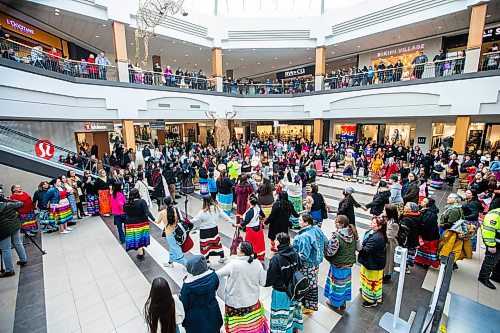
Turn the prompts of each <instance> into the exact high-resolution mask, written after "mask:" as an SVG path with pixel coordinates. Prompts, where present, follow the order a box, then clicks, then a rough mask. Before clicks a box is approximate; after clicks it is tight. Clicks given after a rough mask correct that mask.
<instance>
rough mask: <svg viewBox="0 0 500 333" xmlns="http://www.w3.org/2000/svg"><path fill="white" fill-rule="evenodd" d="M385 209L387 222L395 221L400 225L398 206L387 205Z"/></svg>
mask: <svg viewBox="0 0 500 333" xmlns="http://www.w3.org/2000/svg"><path fill="white" fill-rule="evenodd" d="M384 209H385V215H386V216H387V220H393V221H394V222H395V223H397V224H399V213H398V208H397V207H396V205H394V204H387V205H385V207H384Z"/></svg>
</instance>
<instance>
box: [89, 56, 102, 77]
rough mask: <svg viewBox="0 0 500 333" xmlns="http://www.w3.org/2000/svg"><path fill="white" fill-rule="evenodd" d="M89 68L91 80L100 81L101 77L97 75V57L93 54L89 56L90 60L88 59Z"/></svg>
mask: <svg viewBox="0 0 500 333" xmlns="http://www.w3.org/2000/svg"><path fill="white" fill-rule="evenodd" d="M87 62H88V63H89V64H88V67H89V76H90V78H91V79H98V78H99V76H98V75H97V72H98V67H97V66H96V65H95V57H94V55H93V54H92V53H91V54H89V58H88V59H87Z"/></svg>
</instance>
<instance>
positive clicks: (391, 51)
mask: <svg viewBox="0 0 500 333" xmlns="http://www.w3.org/2000/svg"><path fill="white" fill-rule="evenodd" d="M424 48H425V44H424V43H422V44H414V45H405V46H401V47H396V48H393V49H389V50H384V51H379V52H377V57H378V58H382V57H390V56H393V55H397V54H403V53H409V52H415V51H423V50H424Z"/></svg>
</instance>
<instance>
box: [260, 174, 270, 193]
mask: <svg viewBox="0 0 500 333" xmlns="http://www.w3.org/2000/svg"><path fill="white" fill-rule="evenodd" d="M271 193H273V184H272V183H271V180H270V179H269V178H267V177H264V179H263V180H262V184H260V186H259V195H267V194H271Z"/></svg>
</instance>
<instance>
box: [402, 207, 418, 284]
mask: <svg viewBox="0 0 500 333" xmlns="http://www.w3.org/2000/svg"><path fill="white" fill-rule="evenodd" d="M420 224H421V222H420V210H419V209H418V205H417V204H416V203H414V202H407V203H406V205H405V206H404V209H403V217H402V218H401V227H400V229H401V230H400V235H401V237H399V236H398V237H399V238H400V239H399V244H400V245H401V246H403V247H405V248H407V249H408V266H407V268H406V273H408V274H409V272H410V267H413V265H414V262H415V255H416V253H417V248H418V247H419V246H420V242H419V239H418V230H419V228H420Z"/></svg>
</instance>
